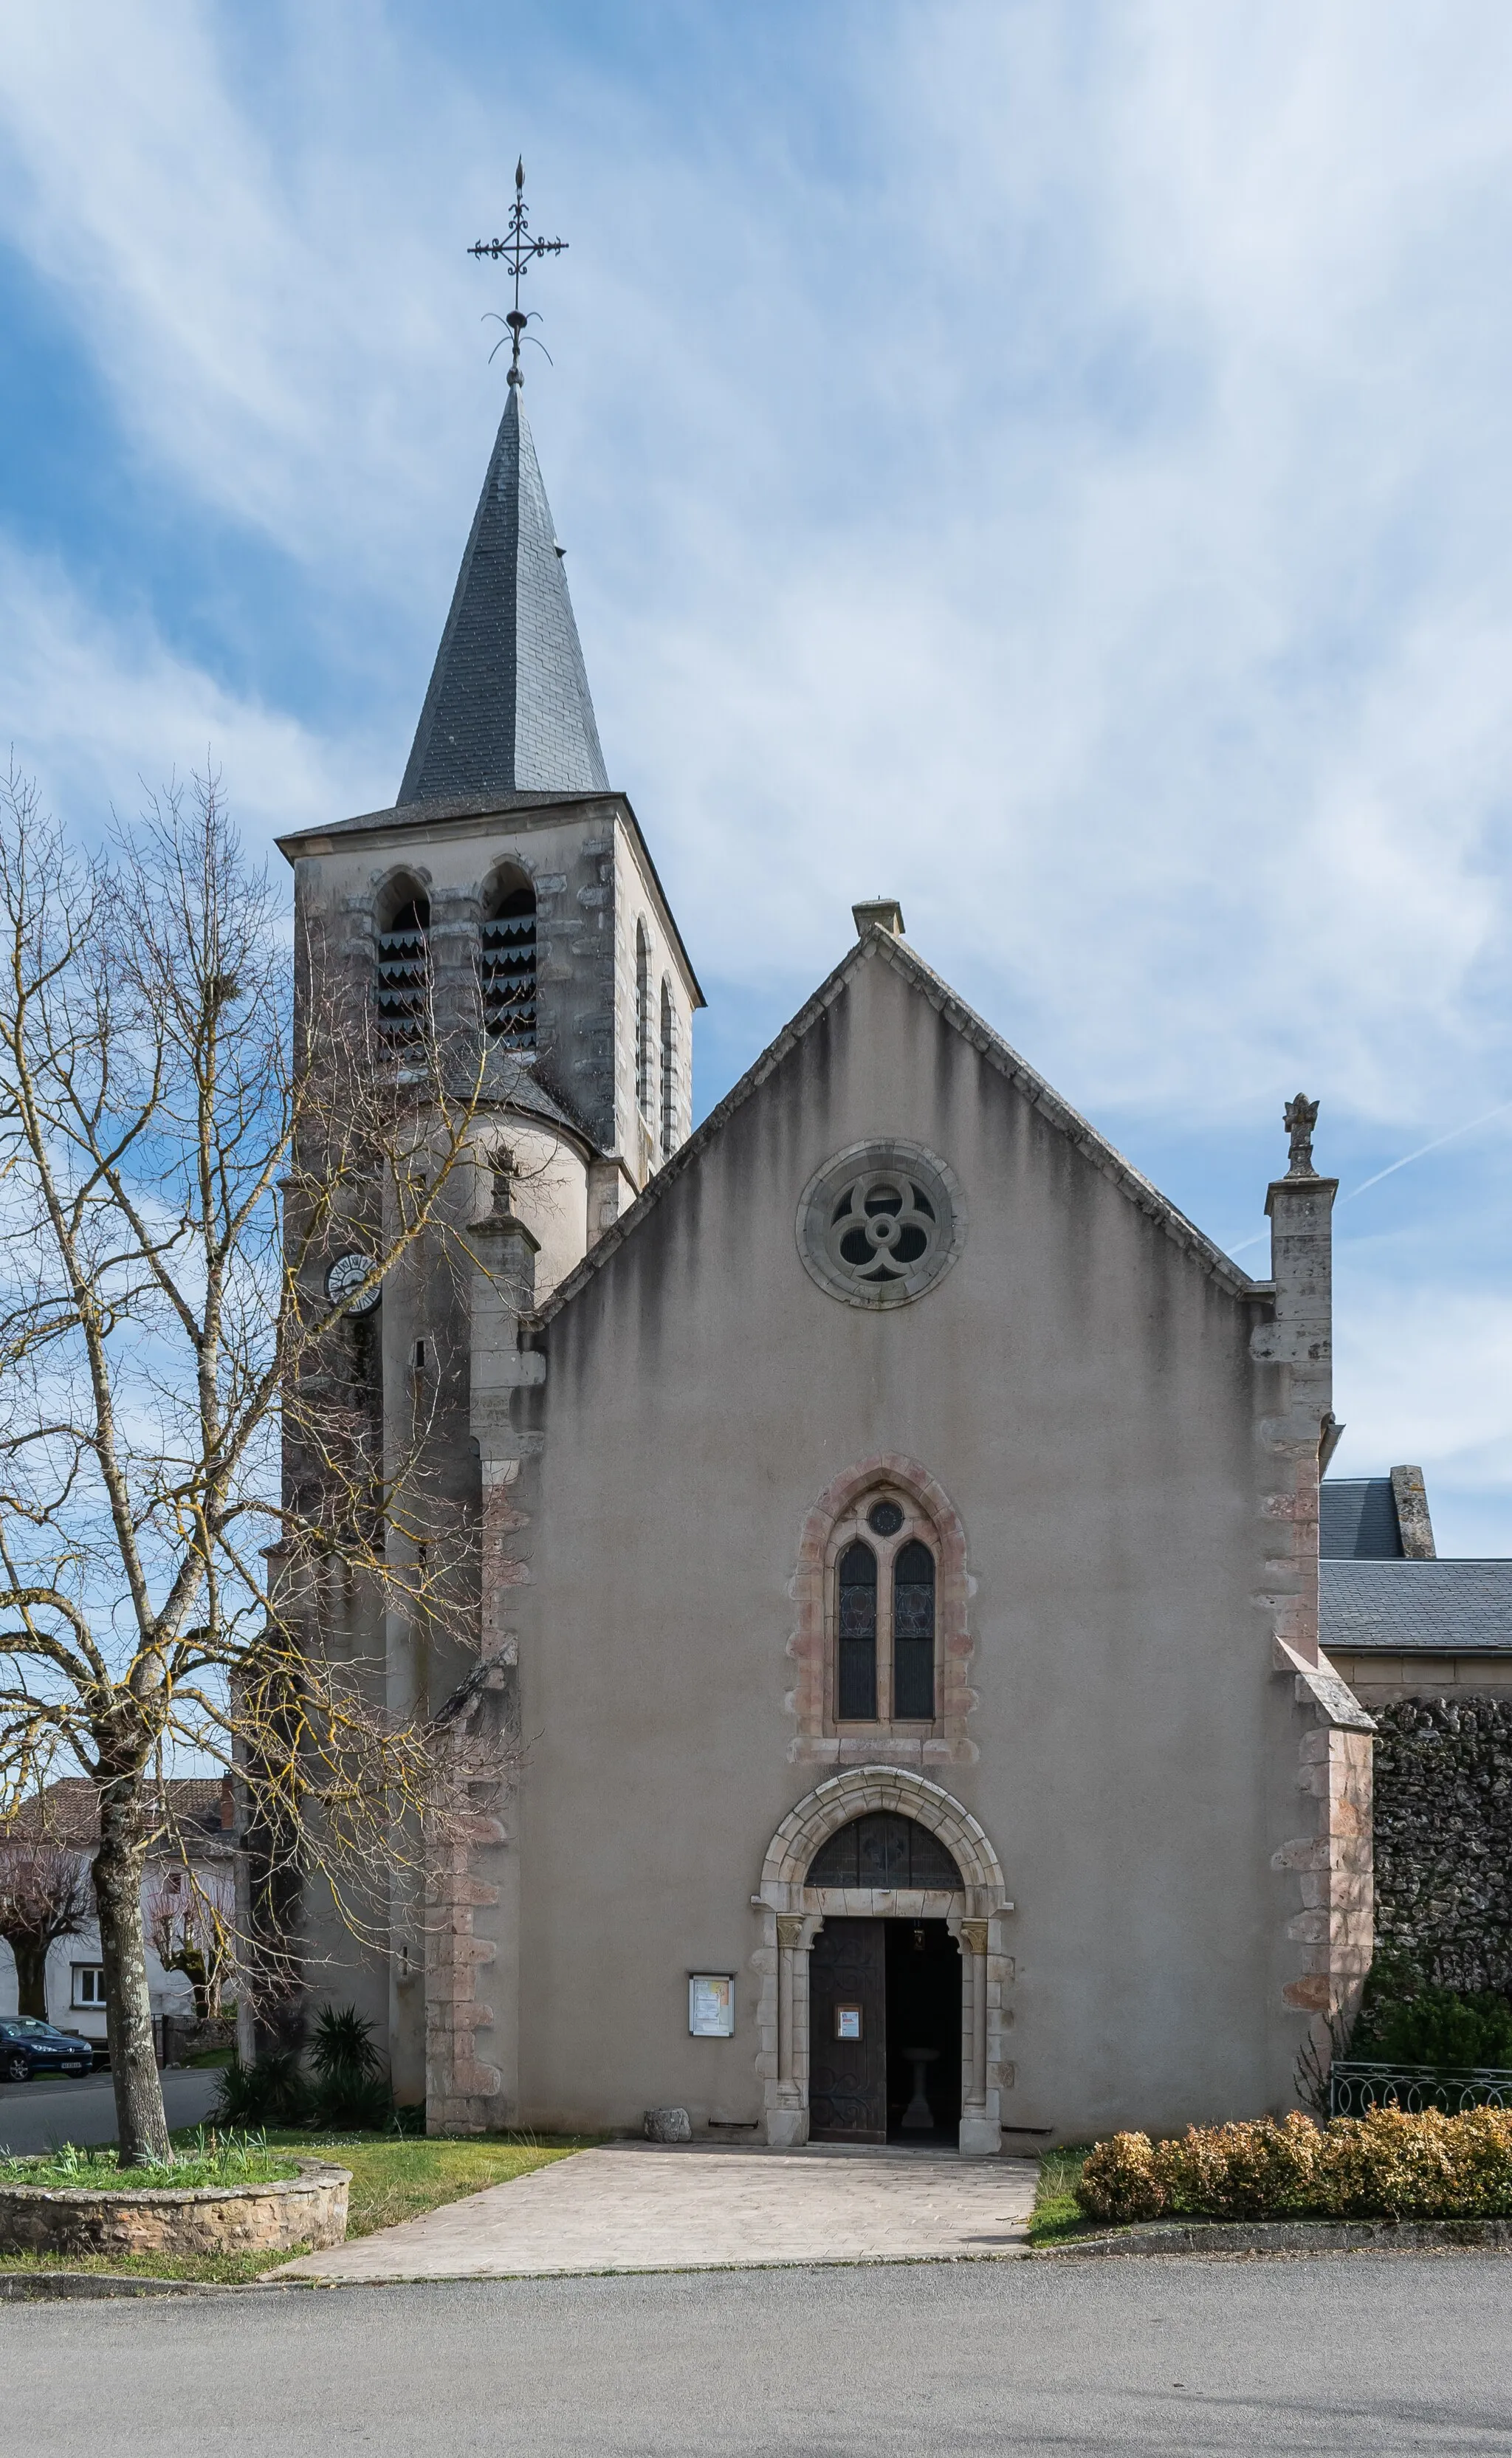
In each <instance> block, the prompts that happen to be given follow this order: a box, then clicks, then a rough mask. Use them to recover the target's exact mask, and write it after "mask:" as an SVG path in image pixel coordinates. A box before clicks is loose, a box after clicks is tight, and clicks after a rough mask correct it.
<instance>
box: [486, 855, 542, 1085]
mask: <svg viewBox="0 0 1512 2458" xmlns="http://www.w3.org/2000/svg"><path fill="white" fill-rule="evenodd" d="M481 958H482V962H481V966H480V972H481V988H482V992H483V1025H484V1031H486V1032H487V1036H488V1038H489V1040H490V1041H496V1042H498V1043H499V1044H500V1046H501V1047H502V1048H503V1049H505V1050H533V1049H534V1048H535V1040H536V976H535V964H536V955H535V890H534V888H533V887H531V886H530V885H528V883H527V884H525V885H520V884H518V882H517V880H516V879H515V877H513V876H512V875H506V877H505V878H504V879H502V880H500V881H499V882H498V884H497V885H495V887H494V889H493V892H492V894H491V896H490V898H489V900H488V906H487V912H486V916H485V920H484V925H483V941H482V948H481Z"/></svg>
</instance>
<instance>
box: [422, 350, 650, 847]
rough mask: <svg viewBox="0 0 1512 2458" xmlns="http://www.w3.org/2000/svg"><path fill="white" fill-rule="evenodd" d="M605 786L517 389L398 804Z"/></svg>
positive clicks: (577, 645) (594, 726) (557, 558)
mask: <svg viewBox="0 0 1512 2458" xmlns="http://www.w3.org/2000/svg"><path fill="white" fill-rule="evenodd" d="M608 786H609V778H608V776H607V774H606V773H605V768H604V755H603V752H602V751H601V750H600V748H599V740H598V725H597V721H596V719H594V716H593V703H592V700H591V698H590V696H589V688H588V675H587V673H586V671H585V669H584V665H583V651H582V647H581V645H580V643H579V640H578V636H577V624H576V622H575V621H574V619H573V615H572V601H571V598H570V596H569V594H568V588H567V574H566V573H565V572H564V571H563V569H562V558H561V554H560V552H558V549H557V544H556V531H555V529H554V527H553V525H552V521H551V508H550V506H549V503H548V502H547V500H546V489H545V487H544V486H543V485H542V483H541V470H540V465H539V463H538V462H537V460H536V457H535V446H534V444H533V443H532V442H531V439H530V429H529V427H528V424H527V422H526V416H525V412H524V410H523V409H522V408H521V406H520V387H519V385H510V387H509V397H508V400H507V402H506V404H505V410H504V416H503V418H502V419H501V420H500V421H499V433H498V437H497V439H496V441H495V443H494V448H493V453H492V457H491V459H490V460H489V463H488V473H487V477H486V478H485V480H484V482H483V492H482V494H481V495H480V496H479V498H478V509H477V511H476V513H475V514H474V516H473V523H472V533H471V535H470V536H469V538H468V540H467V548H466V553H465V554H464V556H463V558H462V570H461V571H460V572H459V573H458V574H457V586H456V590H455V593H454V594H453V596H452V600H451V612H450V614H449V615H447V617H446V628H445V631H444V632H443V634H442V635H441V647H440V649H439V650H438V651H437V653H436V664H435V671H434V672H433V674H432V675H431V677H430V689H429V690H428V691H427V692H426V694H425V707H424V708H423V710H422V711H421V718H420V724H419V726H418V728H417V729H416V733H415V743H414V748H413V750H412V751H411V752H410V755H409V765H408V766H407V768H406V769H405V770H404V783H403V784H402V785H401V786H400V789H399V801H400V802H401V803H402V804H403V803H406V802H444V801H450V800H454V799H456V798H457V797H461V796H471V795H493V794H500V793H542V792H544V793H548V794H594V793H603V792H606V791H607V790H608Z"/></svg>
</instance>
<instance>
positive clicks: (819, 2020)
mask: <svg viewBox="0 0 1512 2458" xmlns="http://www.w3.org/2000/svg"><path fill="white" fill-rule="evenodd" d="M809 2132H810V2134H811V2135H813V2136H814V2138H815V2140H816V2141H821V2142H885V2141H886V2139H887V1950H886V1931H885V1927H884V1926H883V1924H882V1922H880V1920H827V1921H826V1922H825V1924H824V1926H823V1927H822V1928H821V1929H820V1931H819V1933H818V1937H817V1938H816V1939H815V1941H814V1945H813V1948H812V1949H811V1951H810V1955H809Z"/></svg>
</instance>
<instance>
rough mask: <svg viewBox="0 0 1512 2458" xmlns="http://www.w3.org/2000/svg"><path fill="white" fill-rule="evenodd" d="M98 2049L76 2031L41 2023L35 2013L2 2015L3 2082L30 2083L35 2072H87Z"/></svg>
mask: <svg viewBox="0 0 1512 2458" xmlns="http://www.w3.org/2000/svg"><path fill="white" fill-rule="evenodd" d="M93 2066H94V2051H93V2048H92V2047H91V2045H90V2043H89V2041H88V2040H81V2039H80V2038H79V2037H78V2035H77V2033H76V2032H73V2031H58V2030H57V2029H56V2027H55V2025H53V2024H52V2023H39V2022H38V2020H37V2018H36V2016H35V2015H34V2014H0V2082H30V2081H31V2077H32V2075H33V2074H34V2073H67V2074H87V2073H92V2072H93Z"/></svg>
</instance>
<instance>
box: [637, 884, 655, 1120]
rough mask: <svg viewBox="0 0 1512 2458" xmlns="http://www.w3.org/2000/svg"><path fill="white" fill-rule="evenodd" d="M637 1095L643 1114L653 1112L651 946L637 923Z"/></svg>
mask: <svg viewBox="0 0 1512 2458" xmlns="http://www.w3.org/2000/svg"><path fill="white" fill-rule="evenodd" d="M635 1098H636V1100H637V1102H638V1103H639V1105H640V1113H641V1115H642V1117H645V1118H649V1117H650V1115H651V949H650V948H649V947H648V946H647V944H646V926H645V924H644V923H643V922H637V923H636V925H635Z"/></svg>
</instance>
